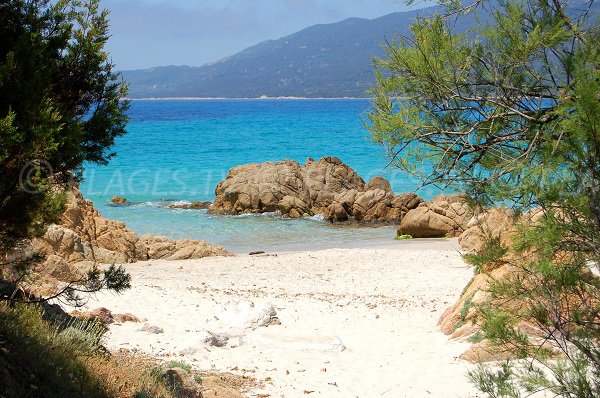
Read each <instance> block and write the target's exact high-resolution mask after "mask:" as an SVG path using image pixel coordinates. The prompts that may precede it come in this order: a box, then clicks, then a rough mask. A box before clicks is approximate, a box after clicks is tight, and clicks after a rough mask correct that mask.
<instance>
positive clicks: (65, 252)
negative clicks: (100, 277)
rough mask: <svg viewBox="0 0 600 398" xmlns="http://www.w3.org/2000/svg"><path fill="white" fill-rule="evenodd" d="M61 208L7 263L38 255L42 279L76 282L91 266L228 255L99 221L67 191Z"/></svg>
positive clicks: (209, 247) (74, 192)
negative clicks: (56, 218)
mask: <svg viewBox="0 0 600 398" xmlns="http://www.w3.org/2000/svg"><path fill="white" fill-rule="evenodd" d="M66 195H67V198H66V208H65V212H64V213H63V215H62V217H61V218H60V220H59V222H58V223H57V224H52V225H50V226H49V227H48V229H47V231H46V233H45V234H44V235H43V236H41V237H39V238H35V239H33V240H32V241H31V242H29V243H28V244H26V245H24V246H23V247H20V248H19V250H17V251H15V252H14V253H12V254H11V256H12V257H14V258H11V259H9V260H16V259H18V258H23V257H25V258H26V257H28V256H31V255H32V254H33V253H39V254H42V255H44V256H45V259H44V262H43V264H41V265H40V266H39V269H40V270H43V276H44V279H46V280H47V282H49V283H50V284H52V283H53V281H54V282H55V281H69V280H74V279H77V276H78V275H79V272H81V271H83V270H87V269H89V268H90V267H91V266H92V265H93V264H95V263H118V264H122V263H131V262H136V261H140V260H141V261H143V260H151V259H168V260H180V259H191V258H201V257H207V256H226V255H230V253H229V252H227V251H226V250H225V249H223V248H222V247H220V246H216V245H212V244H210V243H208V242H206V241H200V240H190V239H184V240H173V239H170V238H167V237H162V236H142V237H140V236H138V235H137V234H136V233H134V232H133V231H131V230H130V229H128V228H127V227H126V226H125V224H124V223H123V222H121V221H115V220H109V219H107V218H104V217H102V216H101V215H100V213H99V212H98V210H96V209H95V208H94V206H93V204H92V202H91V201H89V200H86V199H84V197H83V195H82V193H81V192H80V191H79V190H78V189H76V188H73V189H72V190H70V191H68V192H66Z"/></svg>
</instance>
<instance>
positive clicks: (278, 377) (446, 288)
mask: <svg viewBox="0 0 600 398" xmlns="http://www.w3.org/2000/svg"><path fill="white" fill-rule="evenodd" d="M270 254H277V255H276V256H275V255H269V256H249V255H238V256H236V257H211V258H204V259H200V260H184V261H147V262H141V263H136V264H130V265H127V266H126V267H127V270H128V271H129V272H130V274H131V276H132V288H131V289H130V290H128V291H127V292H125V293H124V294H122V295H116V294H114V293H102V294H98V295H97V296H95V297H94V298H93V299H92V300H90V301H89V302H88V303H87V306H86V307H87V308H89V309H93V308H97V307H100V306H103V307H106V308H108V309H110V310H111V311H113V312H117V313H124V312H130V313H133V314H135V315H136V316H138V317H139V318H140V319H142V320H143V321H144V323H142V324H141V323H131V322H127V323H123V324H113V325H111V326H110V331H109V333H108V334H107V341H106V343H107V345H108V346H109V348H111V349H118V348H127V349H137V350H140V351H142V352H144V353H148V354H151V355H153V356H155V357H159V358H165V359H169V360H173V359H177V360H183V361H186V362H188V363H189V364H191V365H193V366H194V367H195V368H197V369H200V370H218V371H230V372H232V373H238V374H247V375H250V376H253V377H256V378H257V379H259V380H264V379H267V382H266V383H265V386H264V388H256V389H254V390H252V391H248V392H247V396H248V397H255V396H265V395H258V394H269V395H270V396H271V397H306V396H308V397H344V398H346V397H361V398H362V397H394V398H397V397H440V398H441V397H443V398H450V397H476V396H478V394H477V392H476V391H475V390H474V389H473V387H472V386H471V385H470V384H469V383H468V381H467V379H466V377H465V373H466V371H467V369H468V368H469V366H470V365H468V364H467V363H465V362H463V361H461V360H459V359H458V358H457V357H458V356H459V355H460V354H461V353H462V352H463V351H464V350H465V349H466V348H467V347H468V345H469V344H468V343H465V342H456V341H449V340H448V338H447V336H445V335H443V334H442V333H440V332H439V329H438V327H437V325H436V323H437V320H438V318H439V316H440V315H441V313H442V312H443V311H444V310H445V309H446V308H447V307H448V306H449V305H451V304H452V303H453V302H454V301H455V300H456V298H457V297H458V296H459V294H460V292H461V291H462V289H463V288H464V286H465V285H466V283H467V282H468V281H469V279H470V277H471V276H472V274H473V271H472V269H471V268H469V267H468V266H467V265H465V264H464V262H463V261H462V259H461V257H460V254H459V253H458V251H457V249H456V241H455V240H433V241H430V242H393V243H390V245H388V246H387V247H375V248H346V249H329V250H319V251H312V252H308V251H307V252H288V253H270ZM240 299H246V300H251V301H253V302H254V303H256V305H257V306H260V305H262V304H264V303H270V304H272V305H273V307H274V308H275V310H276V311H277V317H278V319H279V320H280V322H281V324H280V325H270V326H267V327H264V326H262V327H258V328H257V329H255V330H244V331H242V330H239V329H236V328H235V327H234V326H232V325H231V324H226V322H224V319H223V316H221V319H219V320H217V319H216V318H215V317H217V316H219V314H220V312H221V309H222V307H223V306H224V305H226V303H227V302H228V301H236V300H240ZM144 324H146V325H151V326H158V327H160V328H162V329H163V330H164V333H158V334H154V333H149V332H145V331H141V330H140V329H141V327H142V326H144ZM206 331H210V332H213V333H228V334H229V335H230V336H234V337H232V338H230V339H229V343H228V344H227V345H226V346H224V347H215V346H207V345H205V344H203V343H202V340H203V338H205V337H206V335H207V333H206ZM235 336H238V337H235ZM268 378H270V379H268ZM479 396H481V395H479Z"/></svg>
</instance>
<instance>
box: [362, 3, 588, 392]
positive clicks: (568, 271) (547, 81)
mask: <svg viewBox="0 0 600 398" xmlns="http://www.w3.org/2000/svg"><path fill="white" fill-rule="evenodd" d="M442 3H445V4H448V5H449V6H450V7H449V8H448V13H449V14H452V15H453V16H454V17H452V18H450V17H447V16H434V17H432V18H430V19H427V20H419V21H417V22H416V23H415V24H414V25H413V27H412V31H413V34H414V36H413V37H412V38H400V39H398V40H396V41H395V42H393V43H392V44H391V45H390V46H389V47H388V48H387V54H386V58H385V59H381V60H376V61H375V67H376V73H377V76H378V82H377V86H376V87H375V88H374V90H373V93H374V95H375V99H374V103H373V108H372V110H371V111H370V113H369V114H368V120H367V125H368V127H369V129H370V131H371V133H372V136H373V139H374V140H375V141H376V142H380V143H382V144H383V145H384V146H385V148H386V149H387V151H388V154H389V156H390V157H391V159H392V161H393V162H394V163H395V164H396V165H397V166H398V167H400V168H403V169H404V170H407V171H408V172H411V173H413V174H415V175H417V176H419V177H420V178H421V179H422V181H423V183H424V184H439V185H442V186H446V185H453V186H454V187H455V188H458V189H464V190H466V191H467V192H468V193H469V194H471V195H472V197H473V198H475V199H476V200H477V201H478V203H479V204H481V205H483V206H486V205H493V204H496V203H502V204H505V205H506V204H510V205H512V206H513V208H515V209H516V210H518V211H519V213H521V214H522V216H521V221H522V223H521V225H520V226H519V228H518V230H517V232H516V234H515V239H514V243H513V244H512V245H511V246H510V247H508V248H503V247H502V246H501V244H500V240H499V239H493V237H492V239H490V240H489V242H488V244H487V246H486V247H485V249H484V250H483V251H481V252H480V253H477V254H475V255H469V256H467V257H466V260H467V261H469V262H470V263H472V264H473V265H475V266H476V269H477V271H478V272H489V271H490V270H492V269H493V268H494V267H496V266H498V265H503V264H509V265H510V267H511V268H510V271H511V272H509V273H505V274H504V276H503V277H501V278H498V279H493V278H491V279H490V285H489V288H488V290H489V292H490V295H491V300H490V301H489V302H488V303H486V304H483V305H481V306H478V312H479V314H480V315H481V317H482V320H483V324H482V333H483V337H485V338H486V339H487V340H489V341H490V343H492V344H493V346H494V347H495V348H496V350H498V351H503V352H510V353H512V355H513V356H514V358H515V360H514V361H509V362H507V363H505V364H503V365H502V367H501V368H500V369H494V368H486V367H482V368H480V369H478V370H477V371H474V372H471V373H470V377H471V380H472V381H473V382H474V383H475V384H476V385H477V386H478V388H479V389H480V390H481V391H483V392H484V393H486V394H487V395H488V396H490V397H520V396H521V395H522V393H523V392H525V393H531V392H534V391H538V390H547V391H550V392H551V393H553V394H554V395H556V396H564V397H597V396H600V321H599V320H600V315H599V314H600V279H599V278H598V276H597V275H595V274H594V273H593V272H591V270H590V267H598V264H600V196H599V195H600V189H599V187H600V162H599V161H598V160H599V159H600V67H599V65H600V29H599V27H598V14H599V8H598V6H597V4H595V3H594V2H590V3H586V4H585V6H582V4H581V3H577V4H575V3H574V2H568V1H567V2H556V1H536V2H534V1H526V0H522V1H520V0H501V1H499V2H497V3H493V5H492V4H488V2H486V1H482V2H475V3H473V5H472V6H469V7H463V6H461V5H460V4H458V3H457V2H453V1H450V2H448V1H444V2H442ZM465 13H476V14H477V17H478V18H479V19H480V21H481V23H480V24H479V25H478V26H477V27H475V28H474V29H473V30H472V31H469V32H465V33H460V34H457V33H455V32H453V31H452V29H451V27H452V26H455V24H457V22H456V21H455V19H454V18H458V21H460V19H461V18H462V14H465ZM424 166H425V167H424ZM534 208H537V210H536V211H532V210H533V209H534ZM465 304H466V303H465ZM465 307H466V305H465ZM463 310H464V311H468V309H463ZM461 315H462V314H461ZM463 321H464V320H463ZM532 331H535V333H532ZM481 337H482V336H479V337H478V338H481Z"/></svg>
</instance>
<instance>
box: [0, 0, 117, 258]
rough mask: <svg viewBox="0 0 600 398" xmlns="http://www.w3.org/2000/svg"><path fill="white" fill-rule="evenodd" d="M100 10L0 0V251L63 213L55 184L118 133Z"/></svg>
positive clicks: (102, 154) (92, 4)
mask: <svg viewBox="0 0 600 398" xmlns="http://www.w3.org/2000/svg"><path fill="white" fill-rule="evenodd" d="M107 16H108V13H107V11H101V10H99V8H98V0H89V1H84V2H81V1H76V0H58V1H49V0H8V1H4V2H2V4H0V92H1V93H2V95H1V96H0V251H7V250H10V249H11V248H12V247H14V245H15V244H17V243H18V242H19V241H20V240H21V239H23V238H29V237H31V236H37V235H40V234H42V233H43V232H44V228H45V225H46V224H47V223H49V222H52V221H54V220H56V218H57V217H58V216H59V215H60V214H61V213H62V205H63V202H64V198H63V197H62V196H61V195H56V192H57V189H55V188H56V186H60V187H64V186H65V184H67V183H69V182H70V181H71V180H72V179H75V180H76V179H77V178H78V177H79V175H80V172H81V165H82V163H83V162H84V161H89V162H96V163H106V162H107V160H108V159H109V158H110V157H111V156H112V154H111V153H110V152H108V148H109V147H110V146H111V145H112V144H113V142H114V139H115V138H116V137H118V136H120V135H123V134H124V133H125V123H126V120H127V119H126V116H125V110H126V109H127V102H125V101H121V99H122V98H123V96H124V95H125V93H126V86H125V84H124V83H123V82H122V81H120V80H119V76H118V75H116V74H115V73H114V72H113V71H112V69H113V65H112V64H111V62H110V60H109V57H108V54H107V53H106V52H105V51H104V50H103V47H104V45H105V44H106V41H107V40H108V37H109V35H108V19H107Z"/></svg>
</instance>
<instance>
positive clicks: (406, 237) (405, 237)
mask: <svg viewBox="0 0 600 398" xmlns="http://www.w3.org/2000/svg"><path fill="white" fill-rule="evenodd" d="M412 238H413V236H412V235H408V234H398V235H396V237H395V238H394V239H396V240H407V239H412Z"/></svg>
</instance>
